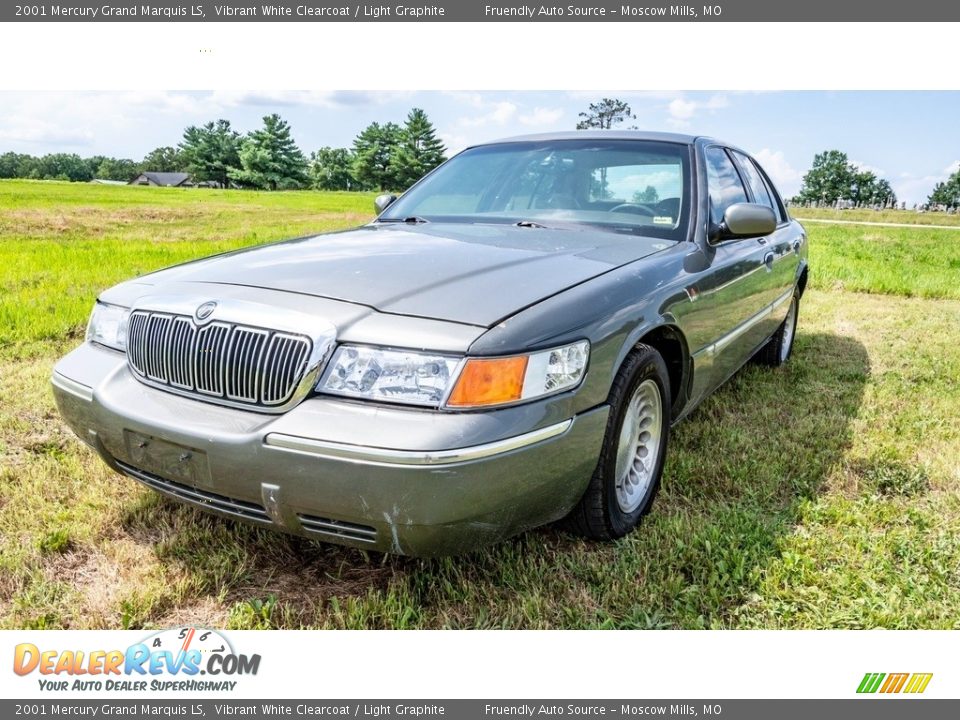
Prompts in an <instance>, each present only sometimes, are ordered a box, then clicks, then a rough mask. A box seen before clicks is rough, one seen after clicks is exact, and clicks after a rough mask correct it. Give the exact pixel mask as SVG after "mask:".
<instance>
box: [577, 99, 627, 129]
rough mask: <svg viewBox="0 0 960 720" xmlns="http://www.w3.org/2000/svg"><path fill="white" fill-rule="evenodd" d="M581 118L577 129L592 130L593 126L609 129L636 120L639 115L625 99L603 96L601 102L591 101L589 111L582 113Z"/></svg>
mask: <svg viewBox="0 0 960 720" xmlns="http://www.w3.org/2000/svg"><path fill="white" fill-rule="evenodd" d="M580 118H581V120H580V122H578V123H577V130H590V129H592V128H597V129H600V130H609V129H610V128H612V127H614V126H615V125H619V124H621V123H623V122H626V121H627V120H636V119H637V116H636V115H634V114H633V111H632V110H631V109H630V106H629V105H628V104H627V103H626V102H624V101H623V100H618V99H616V98H603V100H601V101H600V102H596V103H590V106H589V108H588V112H582V113H580Z"/></svg>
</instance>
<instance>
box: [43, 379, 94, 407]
mask: <svg viewBox="0 0 960 720" xmlns="http://www.w3.org/2000/svg"><path fill="white" fill-rule="evenodd" d="M50 382H51V383H52V384H54V385H56V386H57V387H58V388H60V389H61V390H63V391H64V392H67V393H70V394H71V395H73V396H74V397H78V398H80V399H81V400H85V401H87V402H93V388H92V387H88V386H87V385H84V384H83V383H78V382H77V381H76V380H71V379H70V378H68V377H67V376H66V375H61V374H60V373H58V372H54V373H53V375H51V376H50Z"/></svg>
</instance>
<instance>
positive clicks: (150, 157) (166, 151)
mask: <svg viewBox="0 0 960 720" xmlns="http://www.w3.org/2000/svg"><path fill="white" fill-rule="evenodd" d="M140 164H141V165H142V166H143V171H144V172H183V171H184V170H185V169H186V166H185V164H184V162H183V157H182V156H181V155H180V151H179V150H177V148H173V147H169V146H166V147H158V148H156V149H154V150H151V151H150V152H149V153H148V154H147V156H146V157H145V158H144V159H143V162H142V163H140Z"/></svg>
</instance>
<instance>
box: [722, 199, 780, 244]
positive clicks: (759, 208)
mask: <svg viewBox="0 0 960 720" xmlns="http://www.w3.org/2000/svg"><path fill="white" fill-rule="evenodd" d="M776 229H777V216H776V215H774V213H773V209H772V208H769V207H767V206H766V205H758V204H756V203H737V204H735V205H731V206H730V207H728V208H727V209H726V211H725V212H724V213H723V222H722V223H721V224H720V227H719V228H718V230H719V232H717V233H716V235H717V236H718V237H719V238H729V237H761V236H763V235H769V234H770V233H772V232H773V231H774V230H776Z"/></svg>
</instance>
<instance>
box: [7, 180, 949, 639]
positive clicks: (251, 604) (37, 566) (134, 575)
mask: <svg viewBox="0 0 960 720" xmlns="http://www.w3.org/2000/svg"><path fill="white" fill-rule="evenodd" d="M117 191H119V193H120V195H116V196H115V195H113V194H112V193H114V192H117ZM64 193H65V194H66V197H67V199H66V200H65V201H64V202H63V203H62V204H61V203H60V202H59V200H58V196H59V195H61V194H64ZM154 193H156V194H154ZM14 196H16V200H15V199H14ZM369 205H370V198H369V197H367V196H360V197H357V196H351V195H329V194H314V193H289V194H288V193H278V194H275V195H257V194H247V193H229V192H227V193H221V194H210V195H208V194H206V193H204V192H202V191H189V192H182V191H163V190H160V191H158V190H156V189H146V188H131V189H127V188H119V189H118V188H96V187H87V186H69V185H56V184H33V183H0V208H3V209H2V211H0V213H2V215H0V223H3V229H2V230H0V248H2V249H0V252H3V253H4V257H5V258H8V259H9V258H16V257H20V256H21V254H23V255H24V256H25V257H27V258H29V260H26V259H25V260H23V264H22V265H21V266H20V270H19V271H18V272H17V273H12V272H11V271H10V270H9V268H5V269H3V270H2V271H0V272H4V273H7V274H6V275H4V276H3V278H4V279H3V285H2V287H3V291H4V294H3V301H2V302H3V303H6V304H8V305H9V307H11V308H12V307H14V306H18V305H19V306H20V307H21V309H20V310H19V311H18V314H17V315H16V317H17V318H19V320H18V322H19V324H18V325H17V326H16V332H15V333H10V328H9V327H7V326H6V325H4V326H3V332H7V333H9V334H8V335H6V336H4V339H5V345H4V348H3V349H0V397H3V398H4V400H3V403H2V405H0V537H2V538H3V542H2V544H0V627H8V628H24V627H37V628H51V627H73V628H81V627H125V628H139V627H163V626H169V625H171V624H175V623H181V622H192V623H197V624H201V625H208V626H216V627H233V628H290V627H331V628H412V627H431V628H433V627H471V628H472V627H493V628H499V627H510V628H548V627H553V628H597V627H600V628H648V627H652V628H699V627H718V628H758V627H765V628H770V627H785V628H801V627H814V628H820V627H839V628H846V627H887V628H958V629H960V494H958V489H960V460H958V459H960V423H958V422H957V418H958V416H960V387H958V383H957V378H958V377H960V351H958V350H957V347H958V345H960V300H958V299H957V295H956V294H955V288H956V284H955V283H954V282H953V279H954V278H955V275H953V274H951V272H953V273H955V272H956V269H955V268H954V269H953V270H951V269H950V267H949V266H948V265H949V263H948V262H942V259H943V258H944V255H943V254H937V253H934V252H933V249H934V246H936V245H937V243H938V242H941V238H940V237H939V236H938V235H937V234H936V231H933V230H929V229H927V230H923V231H918V232H917V234H911V233H907V234H900V233H899V231H898V230H897V229H895V228H869V229H868V232H869V233H870V238H869V239H868V238H866V237H864V236H863V232H864V231H865V230H866V229H865V228H857V227H853V226H849V227H848V226H826V225H814V224H812V223H811V224H810V225H809V226H808V231H809V233H810V237H811V243H812V248H813V250H812V262H813V263H814V264H813V268H814V273H813V275H812V282H811V289H810V290H808V292H807V294H806V296H805V297H804V301H803V304H802V308H801V317H800V328H799V333H798V336H797V345H796V349H795V356H794V358H793V359H792V360H791V362H790V363H789V364H788V365H787V366H786V367H784V368H782V369H780V370H776V371H769V370H764V369H760V368H756V367H752V366H751V367H747V368H745V369H744V370H743V371H742V372H740V373H739V374H738V375H737V376H736V377H735V378H734V379H733V380H732V381H731V382H730V383H728V384H727V385H726V386H725V387H724V388H722V389H721V390H720V391H718V392H717V393H716V394H714V395H713V396H712V397H711V398H709V399H708V400H707V401H706V402H705V403H704V404H703V405H702V406H701V407H700V408H699V409H698V410H697V411H696V412H695V413H694V414H693V415H692V416H691V417H690V418H689V419H687V420H686V421H684V422H683V423H681V424H680V425H679V426H677V427H676V428H675V431H674V435H673V438H672V441H671V451H670V455H669V458H668V463H667V467H666V472H665V478H664V485H663V489H662V492H661V495H660V497H659V498H658V501H657V503H656V505H655V507H654V511H653V513H652V514H651V515H649V516H648V517H647V518H646V520H645V521H644V523H643V525H642V526H641V528H640V529H639V530H638V531H637V532H635V533H634V534H632V535H631V536H629V537H628V538H626V539H624V540H623V541H621V542H618V543H614V544H595V543H588V542H584V541H581V540H579V539H576V538H573V537H570V536H568V535H565V534H563V533H561V532H559V531H557V530H555V529H553V528H545V529H540V530H537V531H533V532H530V533H527V534H525V535H523V536H521V537H519V538H515V539H513V540H510V541H508V542H505V543H502V544H500V545H497V546H495V547H492V548H489V549H486V550H483V551H480V552H476V553H473V554H471V555H467V556H465V557H460V558H446V559H441V560H431V561H422V560H413V559H407V558H400V557H392V556H381V555H376V554H370V555H366V554H364V553H361V552H359V551H356V550H350V549H344V548H339V547H335V546H330V545H324V544H321V543H316V542H312V541H308V540H304V539H301V538H294V537H287V536H283V535H279V534H274V533H270V532H267V531H263V530H258V529H254V528H250V527H246V526H243V525H239V524H235V523H232V522H229V521H226V520H221V519H219V518H215V517H211V516H208V515H205V514H203V513H200V512H198V511H195V510H192V509H190V508H186V507H183V506H179V505H177V504H175V503H172V502H169V501H167V500H165V499H163V498H161V497H159V496H157V495H155V494H153V493H151V492H149V491H147V490H145V489H143V488H141V487H140V486H138V485H137V484H135V483H133V482H131V481H127V480H124V479H122V478H120V477H118V476H116V475H114V474H112V473H111V472H110V471H108V470H107V469H106V467H105V466H104V465H103V464H102V463H101V462H100V461H99V460H98V459H97V458H96V457H95V456H94V455H93V454H92V453H91V452H90V451H89V450H87V449H86V448H85V447H84V446H82V445H81V444H80V443H79V442H78V441H77V440H76V439H75V438H74V437H73V436H72V434H71V433H70V431H69V430H68V429H67V428H66V427H65V426H64V425H63V423H62V422H61V421H60V419H59V417H58V415H57V413H56V410H55V408H54V405H53V400H52V397H51V395H50V392H49V389H48V386H47V383H48V377H49V373H50V368H51V366H52V364H53V363H54V362H55V360H56V358H57V357H58V356H59V355H60V354H62V353H63V352H65V351H66V350H67V349H68V348H70V347H72V346H73V345H75V344H76V343H77V341H78V338H79V335H80V333H81V331H82V327H83V323H84V322H85V319H86V315H87V312H88V310H89V304H90V303H91V302H92V300H93V297H94V296H95V294H96V293H97V291H98V290H99V289H101V288H102V287H104V286H106V285H109V284H110V283H111V282H114V281H115V280H118V279H121V278H123V277H127V276H129V275H131V274H134V273H135V272H146V271H148V270H151V269H153V268H154V267H157V266H160V265H163V264H166V263H169V262H172V261H174V260H179V259H182V258H186V257H193V256H197V255H203V254H206V253H208V252H212V251H214V250H217V249H221V248H223V247H234V246H238V245H242V244H247V243H250V242H256V241H258V240H264V239H268V238H269V239H272V238H275V237H278V236H281V235H285V234H296V233H303V232H306V231H308V228H309V227H311V223H313V225H312V227H336V226H345V225H351V224H355V223H356V222H358V220H359V219H362V217H363V213H364V212H366V210H365V208H367V207H368V206H369ZM77 208H84V212H83V213H82V214H78V213H75V212H73V210H76V209H77ZM161 209H164V210H162V211H161ZM10 210H13V211H15V212H16V213H18V215H17V216H18V217H25V216H29V217H31V218H32V220H31V222H32V223H33V225H32V229H29V228H27V229H24V228H23V227H22V225H23V222H21V226H17V227H21V229H20V230H17V231H11V230H9V228H10V227H11V224H10V223H11V220H10V218H9V216H8V211H10ZM181 211H182V213H183V216H182V219H180V220H176V221H174V220H172V219H169V218H171V217H177V218H180V217H181V216H180V215H179V214H178V213H179V212H181ZM162 212H168V213H169V214H170V215H169V216H167V215H162ZM154 213H156V214H154ZM78 215H82V217H83V218H84V219H83V222H82V223H81V222H80V221H79V220H78V219H77V218H78ZM118 217H119V218H124V220H123V222H121V221H119V220H118V219H117V218H118ZM161 217H162V218H166V219H158V218H161ZM57 218H67V220H66V221H65V223H64V224H66V225H67V226H68V228H69V229H68V230H67V231H65V233H66V235H67V237H62V236H61V234H60V232H59V231H58V230H57V229H56V228H57V227H59V223H60V221H59V220H57ZM96 228H104V229H103V230H102V231H98V230H97V229H96ZM174 228H179V229H178V230H174ZM98 232H102V234H97V233H98ZM947 232H949V231H947ZM171 236H175V237H174V238H172V239H171ZM164 237H166V238H167V239H166V240H164V239H162V238H164ZM952 237H953V236H948V237H947V238H945V239H943V240H942V241H943V242H946V241H947V240H950V238H952ZM958 239H960V238H958ZM101 240H109V242H112V243H115V246H116V247H117V248H120V249H122V250H123V252H122V253H119V254H115V255H111V256H110V258H112V259H110V260H109V261H107V260H106V259H105V260H103V261H102V262H97V261H95V260H91V259H90V258H91V255H96V253H97V252H98V250H97V248H98V244H99V242H100V241H101ZM953 242H954V244H956V240H954V241H953ZM47 244H49V245H47ZM947 244H949V243H947ZM31 245H33V246H34V248H35V249H36V248H40V247H43V246H47V247H49V250H48V251H45V252H44V251H40V250H37V252H36V253H34V254H30V253H29V252H28V251H29V250H30V247H31ZM857 248H859V249H857ZM854 249H857V252H856V254H852V253H853V250H854ZM147 251H153V252H154V253H155V254H152V255H150V254H149V253H148V252H147ZM944 251H945V252H946V253H947V257H954V258H956V257H957V255H956V254H953V255H952V256H951V255H950V253H955V251H954V250H953V249H952V248H949V247H945V248H944ZM144 257H148V258H149V260H145V259H144ZM938 258H940V260H941V262H940V264H939V265H938V264H936V262H935V261H937V259H938ZM888 264H894V265H895V266H896V269H897V270H898V274H895V273H891V272H889V271H888V270H887V265H888ZM103 265H107V267H102V266H103ZM76 268H87V269H90V268H92V269H93V270H95V271H96V272H99V273H100V275H98V276H97V277H96V278H95V279H94V278H84V280H83V283H82V284H81V285H77V282H78V280H79V278H78V272H84V270H76ZM826 268H832V270H827V269H826ZM838 273H847V274H846V275H844V276H843V278H842V279H841V280H840V281H839V282H838V279H837V278H836V277H835V275H836V274H838ZM854 277H856V278H858V280H857V284H856V285H854V284H853V282H852V279H853V278H854ZM890 277H893V278H896V277H899V278H900V279H899V281H898V282H896V283H894V282H891V281H890ZM74 287H76V288H78V289H77V290H76V292H75V295H76V297H77V299H78V302H77V305H76V308H75V309H71V310H69V311H68V312H64V313H63V314H62V316H61V317H60V319H59V320H58V323H60V324H59V325H57V324H49V323H48V321H47V317H46V316H47V314H48V313H47V308H50V307H59V306H60V305H61V304H62V302H63V299H64V297H65V295H66V292H67V290H69V289H71V288H74ZM26 288H29V291H28V290H27V289H26ZM853 289H856V290H857V291H858V292H851V290H853ZM29 298H32V299H33V300H34V302H33V303H27V304H25V301H26V300H27V299H29ZM5 307H7V305H5ZM11 312H12V310H11ZM58 328H59V329H58ZM58 333H59V334H58Z"/></svg>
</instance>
